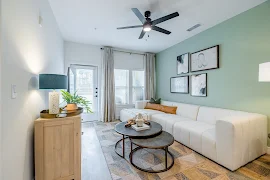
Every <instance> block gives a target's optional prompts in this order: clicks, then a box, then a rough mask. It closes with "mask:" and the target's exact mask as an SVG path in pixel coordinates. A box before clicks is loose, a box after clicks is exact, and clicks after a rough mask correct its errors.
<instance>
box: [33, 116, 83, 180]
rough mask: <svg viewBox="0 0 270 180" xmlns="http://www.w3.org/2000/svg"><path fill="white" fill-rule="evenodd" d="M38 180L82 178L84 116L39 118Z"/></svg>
mask: <svg viewBox="0 0 270 180" xmlns="http://www.w3.org/2000/svg"><path fill="white" fill-rule="evenodd" d="M34 136H35V177H36V178H35V180H81V117H80V116H74V117H67V118H56V119H42V118H40V119H37V120H36V121H35V135H34Z"/></svg>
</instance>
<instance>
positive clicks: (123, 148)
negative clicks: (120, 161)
mask: <svg viewBox="0 0 270 180" xmlns="http://www.w3.org/2000/svg"><path fill="white" fill-rule="evenodd" d="M122 140H123V147H122V150H123V158H125V135H123V139H122Z"/></svg>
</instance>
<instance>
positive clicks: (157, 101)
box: [149, 98, 161, 104]
mask: <svg viewBox="0 0 270 180" xmlns="http://www.w3.org/2000/svg"><path fill="white" fill-rule="evenodd" d="M149 103H151V104H160V103H161V98H159V99H154V98H151V99H150V101H149Z"/></svg>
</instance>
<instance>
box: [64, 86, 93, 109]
mask: <svg viewBox="0 0 270 180" xmlns="http://www.w3.org/2000/svg"><path fill="white" fill-rule="evenodd" d="M61 93H62V97H63V99H64V101H65V102H66V103H67V107H66V110H68V111H74V110H76V109H78V106H77V105H81V106H82V107H83V108H85V109H86V111H87V113H90V112H91V113H92V111H91V108H90V104H91V102H90V101H88V100H87V99H86V98H85V97H83V96H79V95H78V94H77V91H76V92H74V94H71V93H69V92H67V91H64V90H61Z"/></svg>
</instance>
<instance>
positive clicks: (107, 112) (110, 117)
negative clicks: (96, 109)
mask: <svg viewBox="0 0 270 180" xmlns="http://www.w3.org/2000/svg"><path fill="white" fill-rule="evenodd" d="M101 84H102V89H101V91H102V93H101V121H103V122H112V121H114V120H115V90H114V55H113V49H112V48H110V47H105V48H104V50H103V59H102V82H101Z"/></svg>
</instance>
